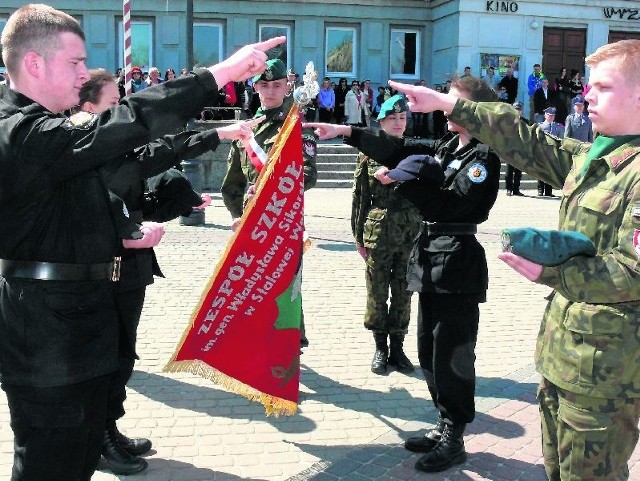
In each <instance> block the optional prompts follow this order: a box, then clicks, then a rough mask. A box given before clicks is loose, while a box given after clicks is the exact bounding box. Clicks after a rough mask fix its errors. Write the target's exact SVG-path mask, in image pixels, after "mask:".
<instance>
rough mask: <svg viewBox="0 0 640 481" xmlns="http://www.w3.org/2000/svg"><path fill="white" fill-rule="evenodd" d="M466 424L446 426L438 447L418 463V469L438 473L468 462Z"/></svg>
mask: <svg viewBox="0 0 640 481" xmlns="http://www.w3.org/2000/svg"><path fill="white" fill-rule="evenodd" d="M464 428H465V424H445V425H444V431H443V432H442V437H441V438H440V441H439V442H438V444H436V446H435V447H434V448H433V449H432V450H431V451H429V452H428V453H427V454H425V455H424V456H422V457H421V458H420V459H418V461H416V469H417V470H418V471H424V472H426V473H437V472H440V471H444V470H446V469H449V468H450V467H452V466H455V465H456V464H461V463H464V462H465V461H466V460H467V453H466V452H465V450H464V440H463V439H462V435H463V434H464Z"/></svg>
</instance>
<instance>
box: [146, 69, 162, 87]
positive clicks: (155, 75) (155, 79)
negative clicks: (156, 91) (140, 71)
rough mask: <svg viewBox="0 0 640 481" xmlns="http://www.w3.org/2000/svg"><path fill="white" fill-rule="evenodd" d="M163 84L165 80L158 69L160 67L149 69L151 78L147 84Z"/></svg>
mask: <svg viewBox="0 0 640 481" xmlns="http://www.w3.org/2000/svg"><path fill="white" fill-rule="evenodd" d="M162 82H164V80H162V79H161V78H160V70H159V69H158V67H151V68H150V69H149V78H148V79H147V84H149V85H150V86H151V85H158V84H161V83H162Z"/></svg>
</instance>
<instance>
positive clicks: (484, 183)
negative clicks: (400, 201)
mask: <svg viewBox="0 0 640 481" xmlns="http://www.w3.org/2000/svg"><path fill="white" fill-rule="evenodd" d="M450 91H451V92H454V93H455V95H457V96H461V97H464V98H470V99H473V100H475V101H497V99H498V97H497V95H496V93H495V92H494V91H493V90H492V89H491V88H490V87H489V86H488V85H487V84H486V83H485V82H484V81H482V80H480V79H478V78H475V77H461V78H459V79H456V80H454V81H453V82H452V84H451V90H450ZM306 126H309V127H316V129H317V130H316V133H317V134H318V136H319V138H320V139H326V138H331V137H334V136H337V135H344V136H345V137H348V138H347V139H346V140H345V142H346V143H348V144H350V145H353V146H354V147H356V148H357V149H359V150H360V151H362V152H364V153H365V154H367V155H375V156H376V160H378V162H379V163H380V164H383V165H385V166H386V167H383V168H382V169H381V170H380V171H378V172H377V173H376V178H378V180H380V181H381V182H383V183H390V182H393V181H395V180H405V182H403V183H402V184H401V185H399V186H398V188H397V191H398V193H399V194H401V195H404V196H406V197H407V198H409V199H410V200H411V201H412V202H413V203H414V204H415V205H416V206H417V207H418V208H419V209H420V211H421V212H422V216H423V223H422V229H421V232H420V234H419V236H418V237H417V239H416V243H415V244H414V246H413V251H412V253H411V257H410V259H409V268H408V273H407V280H408V283H409V290H411V291H414V292H419V311H418V358H419V360H420V366H421V367H422V371H423V372H424V375H425V378H426V381H427V385H428V387H429V392H430V393H431V398H432V400H433V402H434V404H435V406H436V407H437V408H438V411H439V418H438V421H437V424H436V426H435V428H434V429H432V430H431V431H429V432H428V433H427V434H426V435H425V436H419V437H413V438H409V439H408V440H407V441H406V442H405V447H406V448H407V449H408V450H410V451H415V452H422V453H425V454H424V455H423V456H422V457H421V458H420V459H419V460H418V461H417V462H416V465H415V467H416V469H418V470H421V471H426V472H436V471H443V470H445V469H448V468H449V467H451V466H453V465H455V464H460V463H462V462H464V460H465V459H466V454H465V450H464V442H463V433H464V430H465V426H466V424H468V423H470V422H471V421H473V419H474V416H475V402H474V394H475V345H476V339H477V335H478V323H479V316H480V313H479V308H478V304H479V303H481V302H485V300H486V291H487V287H488V272H487V261H486V257H485V253H484V249H483V248H482V246H481V245H480V243H479V242H478V241H477V239H476V238H475V235H474V234H475V233H476V230H477V224H480V223H482V222H484V221H485V220H487V217H488V216H489V210H490V209H491V207H492V206H493V204H494V203H495V200H496V198H497V195H498V186H499V181H500V159H499V158H498V157H497V156H496V155H495V154H494V153H493V152H492V151H491V150H489V148H488V147H487V146H485V145H483V144H481V143H480V142H479V141H478V140H476V139H474V138H472V137H471V136H470V135H469V134H468V132H467V131H466V130H465V129H464V128H462V127H460V126H459V125H456V124H454V123H452V122H450V121H449V122H448V129H449V133H448V134H447V135H445V136H444V137H443V138H442V139H440V140H438V141H436V142H435V144H434V145H433V146H428V145H406V146H405V145H404V141H403V139H397V138H394V137H392V136H390V135H387V134H385V132H384V131H373V130H369V129H361V128H355V127H350V126H337V125H327V124H306ZM415 154H419V155H415ZM425 154H428V155H427V156H426V157H425ZM408 155H411V157H409V158H407V159H406V160H405V161H403V162H401V163H400V164H399V161H400V160H401V159H404V158H405V157H407V156H408ZM431 156H433V157H431ZM398 164H399V165H398ZM396 167H397V168H396ZM389 168H392V169H393V168H395V169H394V170H391V171H389ZM434 168H438V170H437V171H436V172H435V173H436V174H439V175H441V176H442V175H444V181H443V182H441V183H440V184H439V185H438V184H435V182H434V180H437V175H434V170H433V169H434ZM387 174H388V175H387ZM409 179H412V180H409ZM434 184H435V186H434Z"/></svg>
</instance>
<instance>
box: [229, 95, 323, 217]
mask: <svg viewBox="0 0 640 481" xmlns="http://www.w3.org/2000/svg"><path fill="white" fill-rule="evenodd" d="M290 106H291V100H290V99H285V101H284V103H283V104H282V105H281V106H280V107H277V108H275V109H271V110H267V111H266V112H264V115H266V116H267V118H266V119H265V120H264V122H262V123H261V124H259V125H258V126H257V127H255V129H254V134H255V138H256V142H257V143H258V145H260V147H262V149H263V150H264V151H265V152H267V153H268V152H269V150H271V147H272V146H273V143H274V141H275V139H276V136H277V135H278V132H279V131H280V127H282V124H283V123H284V119H285V118H286V117H287V113H288V112H289V107H290ZM316 140H317V138H316V136H315V134H314V133H313V129H303V130H302V150H303V155H304V189H305V190H307V189H310V188H311V187H313V186H314V185H316V181H317V179H318V171H317V168H316ZM258 174H259V172H258V170H257V169H256V168H255V167H254V166H253V164H252V163H251V159H250V158H249V155H248V154H247V152H246V151H245V150H244V147H243V146H242V143H241V142H240V141H237V140H236V141H233V142H232V143H231V150H230V151H229V158H228V159H227V173H226V175H225V177H224V179H223V180H222V186H221V187H220V193H221V194H222V200H223V201H224V205H225V206H226V207H227V210H228V211H229V212H230V213H231V216H232V217H233V218H236V217H240V216H241V215H242V211H243V208H244V201H245V198H244V197H245V192H246V190H247V187H248V186H249V185H253V184H254V183H255V181H256V179H257V178H258Z"/></svg>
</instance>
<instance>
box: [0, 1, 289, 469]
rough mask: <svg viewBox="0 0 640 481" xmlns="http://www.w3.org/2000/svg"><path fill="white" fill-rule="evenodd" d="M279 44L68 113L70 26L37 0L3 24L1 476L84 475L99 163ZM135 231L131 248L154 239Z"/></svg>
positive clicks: (106, 373) (99, 241) (165, 126)
mask: <svg viewBox="0 0 640 481" xmlns="http://www.w3.org/2000/svg"><path fill="white" fill-rule="evenodd" d="M283 40H284V39H283V38H281V37H280V38H278V39H274V40H272V41H267V42H263V43H261V44H256V45H249V46H246V47H243V48H242V49H241V50H240V51H238V52H237V53H236V54H234V55H233V56H231V57H230V58H229V59H227V60H225V61H223V62H221V63H220V64H218V65H214V66H212V67H210V68H209V69H203V70H201V71H198V72H196V73H195V74H192V75H189V76H185V77H183V78H181V79H179V80H176V81H175V82H173V83H172V88H171V89H168V88H166V87H164V86H158V87H155V88H153V89H145V92H141V93H140V94H136V95H133V96H130V97H128V98H127V99H125V100H123V102H122V103H121V104H120V105H118V106H117V107H116V108H114V109H111V110H110V111H109V112H105V113H104V114H101V115H92V114H89V113H87V114H86V116H83V117H80V118H76V119H74V120H73V121H71V120H70V119H68V118H66V117H64V116H63V115H62V112H64V111H65V110H67V109H70V108H71V107H73V106H75V105H76V104H77V103H78V100H79V97H78V92H79V91H80V88H81V86H82V84H83V83H84V82H85V81H86V80H87V67H86V65H85V59H86V50H85V46H84V33H83V32H82V29H81V27H80V25H79V23H78V22H77V21H76V20H75V19H73V18H72V17H71V16H69V15H67V14H65V13H63V12H60V11H58V10H55V9H53V8H51V7H49V6H46V5H25V6H23V7H21V8H20V9H18V10H17V11H16V12H15V13H14V14H13V15H12V16H11V17H10V18H9V20H8V21H7V24H6V25H5V28H4V30H3V32H2V57H3V60H4V63H5V65H6V67H7V70H8V71H9V72H10V74H11V78H12V84H11V90H4V91H3V93H2V102H1V103H0V153H1V154H0V230H1V231H2V233H3V235H2V236H0V276H1V277H0V373H1V375H2V389H3V390H4V391H5V392H6V395H7V399H8V404H9V410H10V415H11V427H12V429H13V431H14V437H15V439H14V467H13V473H12V477H11V480H12V481H42V480H47V481H89V479H90V478H91V476H92V474H93V472H94V471H95V467H96V465H97V463H98V459H99V457H100V452H101V449H102V438H103V433H104V420H105V414H106V402H107V396H108V390H109V379H110V375H111V374H112V373H113V372H114V371H115V370H116V369H117V354H118V352H117V345H118V312H117V307H116V302H115V296H114V294H115V289H114V288H115V283H114V282H113V281H114V280H117V278H118V266H119V261H118V259H116V258H115V256H116V254H117V252H118V246H119V245H120V244H121V243H122V240H121V239H120V238H119V237H118V233H117V231H116V226H115V222H114V218H113V216H112V212H111V209H110V200H109V194H108V192H107V189H106V187H105V184H104V179H103V178H102V176H101V175H100V173H99V171H98V169H99V167H100V166H102V165H105V164H107V163H109V162H110V161H112V159H117V158H119V157H120V156H121V155H122V154H125V153H126V152H128V151H130V150H132V149H134V148H136V147H139V146H141V145H144V144H146V143H148V142H149V141H151V140H153V139H155V138H158V137H160V136H161V135H163V134H165V133H168V132H170V131H171V130H172V129H175V128H177V127H179V126H180V125H182V124H184V123H185V122H186V121H187V120H188V119H189V118H192V117H194V116H195V115H196V114H197V113H198V112H199V111H200V110H202V108H203V107H204V106H205V105H211V102H212V101H215V99H216V98H217V91H218V85H224V84H225V83H227V82H228V81H230V80H240V79H244V78H246V77H249V76H251V75H255V74H257V73H259V72H261V71H262V70H263V69H264V64H265V61H266V54H265V53H264V51H265V50H267V49H269V48H273V47H274V46H275V45H278V44H279V43H281V42H282V41H283ZM186 99H188V100H189V101H188V102H187V101H185V100H186ZM141 232H142V234H143V236H142V238H141V239H139V242H138V244H137V247H150V246H152V245H153V243H154V242H157V240H158V239H157V235H154V233H153V232H150V231H149V230H148V229H145V228H144V227H143V228H141ZM129 246H130V247H134V246H136V245H131V244H130V245H129Z"/></svg>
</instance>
